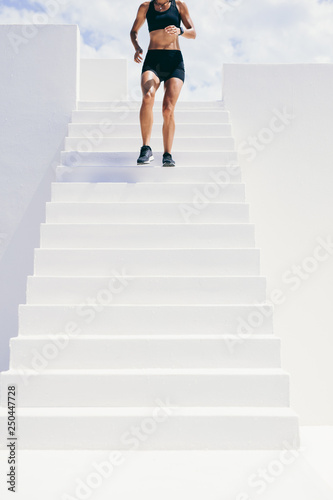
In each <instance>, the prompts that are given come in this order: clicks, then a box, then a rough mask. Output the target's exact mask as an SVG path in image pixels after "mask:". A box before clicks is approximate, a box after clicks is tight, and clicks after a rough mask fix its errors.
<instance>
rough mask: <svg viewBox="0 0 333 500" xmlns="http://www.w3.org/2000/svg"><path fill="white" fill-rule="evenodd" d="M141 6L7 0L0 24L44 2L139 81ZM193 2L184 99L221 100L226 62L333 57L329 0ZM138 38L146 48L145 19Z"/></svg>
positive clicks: (88, 53) (86, 52)
mask: <svg viewBox="0 0 333 500" xmlns="http://www.w3.org/2000/svg"><path fill="white" fill-rule="evenodd" d="M139 4H140V2H139V1H136V0H126V2H125V1H124V0H109V1H108V0H94V2H91V1H88V0H39V1H35V0H32V1H28V0H20V1H18V0H17V1H16V2H15V1H14V0H12V1H9V0H7V1H6V2H5V5H3V6H2V7H1V8H0V22H1V23H21V22H35V21H34V20H33V19H34V16H36V12H35V10H36V9H37V10H38V8H40V7H42V8H43V9H44V10H45V11H49V12H50V13H51V12H53V15H50V16H49V22H51V23H69V24H78V25H79V27H80V31H81V36H82V52H81V53H82V57H103V58H126V59H128V66H129V83H130V85H131V86H132V85H137V84H138V81H139V78H140V71H141V68H140V67H139V66H138V65H137V64H135V63H134V62H133V48H132V45H131V42H130V39H129V31H130V28H131V26H132V24H133V21H134V18H135V15H136V12H137V9H138V6H139ZM187 5H188V7H189V10H190V14H191V16H192V19H193V22H194V24H195V27H196V29H197V35H198V36H197V39H196V40H185V39H184V40H181V47H182V50H183V54H184V59H185V65H186V85H185V87H184V89H183V92H182V94H183V98H187V99H190V98H191V97H195V98H212V99H217V98H220V96H221V68H222V64H223V63H225V62H226V63H235V62H245V63H320V62H333V3H332V2H331V1H329V0H326V1H316V0H209V1H204V0H188V1H187ZM51 7H52V9H53V10H52V9H51ZM139 41H140V43H141V45H142V47H143V48H145V49H146V48H147V46H148V41H149V37H148V30H147V26H146V25H145V26H143V28H142V29H141V31H140V33H139Z"/></svg>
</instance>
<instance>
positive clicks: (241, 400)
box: [1, 369, 289, 408]
mask: <svg viewBox="0 0 333 500" xmlns="http://www.w3.org/2000/svg"><path fill="white" fill-rule="evenodd" d="M8 385H14V386H16V388H17V392H18V394H19V395H20V407H21V408H23V407H28V408H29V407H40V406H41V407H43V406H44V407H77V406H86V407H100V406H102V407H152V406H154V402H155V401H156V400H157V399H161V400H170V402H171V405H172V406H176V407H192V406H194V407H205V406H206V407H218V406H220V407H226V406H250V407H251V406H265V407H285V406H288V405H289V376H288V374H286V373H285V372H284V371H283V370H281V369H267V370H264V369H256V370H255V369H251V370H250V369H248V370H246V369H243V370H240V369H237V370H232V369H230V370H228V369H214V370H213V369H210V370H209V369H201V370H199V369H195V370H189V369H187V370H181V369H128V370H125V369H124V370H100V369H99V370H89V371H87V370H72V369H71V370H47V371H46V370H43V371H41V372H38V371H35V370H9V371H6V372H3V373H1V394H2V395H5V396H4V397H3V398H2V400H1V406H2V407H4V406H7V397H6V388H7V387H8Z"/></svg>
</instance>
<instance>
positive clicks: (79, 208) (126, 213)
mask: <svg viewBox="0 0 333 500" xmlns="http://www.w3.org/2000/svg"><path fill="white" fill-rule="evenodd" d="M193 212H195V208H194V207H192V208H191V206H189V207H186V206H182V204H179V203H155V202H153V203H143V202H141V203H122V202H118V203H54V202H51V203H46V222H47V223H49V224H62V223H67V224H81V223H85V224H93V223H96V224H112V223H130V224H131V223H135V222H137V223H145V224H154V223H156V224H157V223H165V224H168V223H169V224H170V223H180V224H181V223H214V222H215V223H221V224H223V223H225V224H226V223H227V224H231V223H238V224H239V223H248V222H249V205H248V204H247V203H229V202H226V203H224V202H222V203H215V202H214V203H213V202H211V203H208V204H206V206H205V207H203V208H202V210H198V211H197V212H198V213H193Z"/></svg>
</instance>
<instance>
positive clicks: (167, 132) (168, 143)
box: [162, 78, 184, 153]
mask: <svg viewBox="0 0 333 500" xmlns="http://www.w3.org/2000/svg"><path fill="white" fill-rule="evenodd" d="M183 85H184V82H183V81H182V80H181V79H180V78H169V80H167V81H166V82H164V99H163V108H162V109H163V143H164V153H171V149H172V144H173V139H174V136H175V129H176V125H175V115H174V111H175V106H176V103H177V100H178V97H179V94H180V91H181V89H182V87H183Z"/></svg>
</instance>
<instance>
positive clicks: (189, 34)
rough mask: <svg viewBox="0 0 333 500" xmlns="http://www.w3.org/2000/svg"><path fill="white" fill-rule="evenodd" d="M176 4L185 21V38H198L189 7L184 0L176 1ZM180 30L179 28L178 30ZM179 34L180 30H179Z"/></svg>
mask: <svg viewBox="0 0 333 500" xmlns="http://www.w3.org/2000/svg"><path fill="white" fill-rule="evenodd" d="M176 4H177V7H178V10H179V13H180V17H181V19H182V21H183V25H184V26H185V28H186V29H185V30H184V33H183V35H182V36H183V37H184V38H196V36H197V33H196V31H195V27H194V24H193V21H192V19H191V16H190V13H189V11H188V7H187V5H186V3H185V2H184V1H183V0H176ZM177 30H178V28H177ZM178 32H179V30H178Z"/></svg>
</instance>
